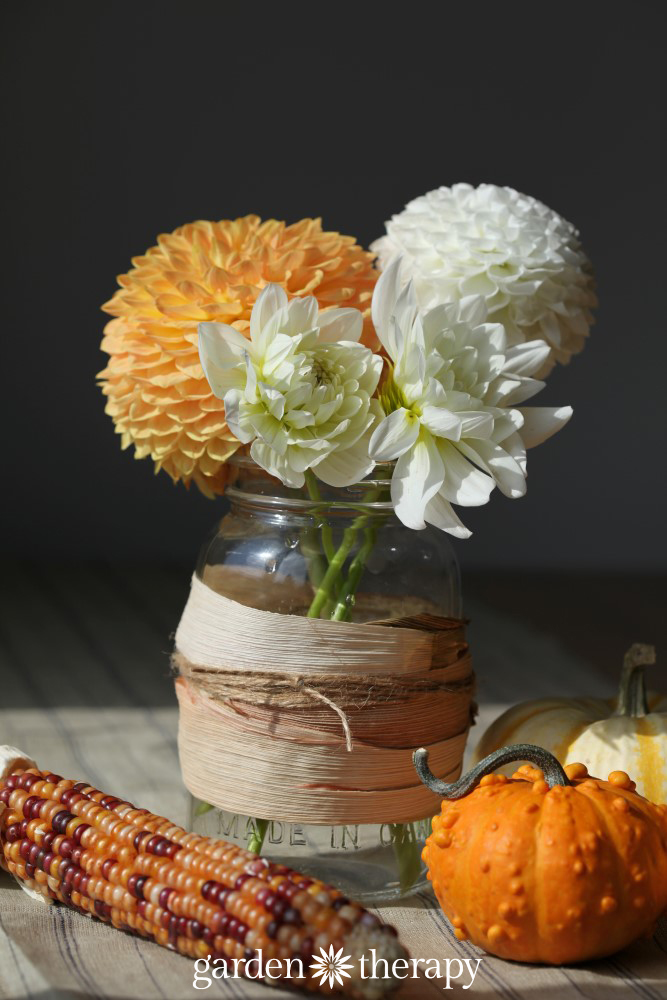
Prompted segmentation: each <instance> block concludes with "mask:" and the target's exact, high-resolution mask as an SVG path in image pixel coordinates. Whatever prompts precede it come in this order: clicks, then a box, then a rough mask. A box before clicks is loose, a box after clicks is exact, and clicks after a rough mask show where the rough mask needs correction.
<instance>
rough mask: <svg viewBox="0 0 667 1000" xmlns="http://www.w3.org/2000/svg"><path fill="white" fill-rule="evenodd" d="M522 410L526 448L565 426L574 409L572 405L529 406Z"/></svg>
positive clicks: (522, 432) (532, 446) (540, 442)
mask: <svg viewBox="0 0 667 1000" xmlns="http://www.w3.org/2000/svg"><path fill="white" fill-rule="evenodd" d="M520 412H521V413H522V415H523V427H522V428H521V431H520V434H521V437H522V439H523V441H524V443H525V445H526V448H534V447H535V445H538V444H542V442H543V441H546V440H547V438H550V437H551V435H552V434H555V433H556V431H559V430H560V429H561V427H564V426H565V424H566V423H567V422H568V420H569V419H570V417H571V416H572V412H573V411H572V407H571V406H527V407H524V408H521V409H520Z"/></svg>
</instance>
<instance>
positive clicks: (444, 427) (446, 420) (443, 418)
mask: <svg viewBox="0 0 667 1000" xmlns="http://www.w3.org/2000/svg"><path fill="white" fill-rule="evenodd" d="M421 422H422V424H423V425H424V427H427V428H428V429H429V430H430V432H431V434H433V435H434V436H435V437H438V438H450V439H451V440H452V441H458V440H459V438H460V437H461V431H462V423H461V417H460V415H459V414H458V413H452V411H451V410H448V409H446V408H445V407H443V406H429V405H426V406H424V407H423V409H422V416H421Z"/></svg>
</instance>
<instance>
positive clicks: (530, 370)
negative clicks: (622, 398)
mask: <svg viewBox="0 0 667 1000" xmlns="http://www.w3.org/2000/svg"><path fill="white" fill-rule="evenodd" d="M372 316H373V322H374V324H375V329H376V332H377V334H378V337H379V338H380V341H381V343H382V345H383V347H384V348H385V350H386V351H387V353H388V355H389V357H390V359H391V363H392V369H391V371H390V373H389V376H388V377H387V379H386V381H385V382H384V384H383V385H382V387H381V391H380V400H381V402H382V408H383V411H384V414H385V417H384V419H383V420H382V421H381V423H380V424H379V425H378V426H377V427H376V428H375V430H374V432H373V435H372V437H371V440H370V446H369V449H370V454H371V457H372V458H374V459H375V460H376V461H378V462H380V461H392V460H396V466H395V469H394V472H393V477H392V481H391V497H392V502H393V505H394V508H395V510H396V513H397V515H398V517H399V518H400V519H401V521H403V523H404V524H406V525H407V526H408V527H409V528H424V527H425V526H426V522H429V523H430V524H434V525H435V526H436V527H438V528H442V529H443V530H444V531H447V532H449V533H450V534H451V535H456V536H457V537H458V538H468V537H469V536H470V531H469V530H468V529H467V528H466V527H465V526H464V525H463V524H462V523H461V521H460V520H459V518H458V517H457V516H456V514H455V513H454V511H453V509H452V504H459V505H461V506H463V507H476V506H479V505H480V504H484V503H486V502H487V501H488V499H489V496H490V494H491V491H492V490H493V488H494V486H498V488H499V489H500V491H501V492H502V493H504V494H505V495H506V496H508V497H520V496H523V494H524V493H525V491H526V448H530V447H531V446H532V445H536V444H540V442H542V441H544V440H546V438H548V437H550V436H551V434H553V433H555V431H557V430H559V428H560V427H562V426H563V425H564V424H565V423H567V421H568V420H569V419H570V417H571V415H572V409H571V407H569V406H561V407H557V408H551V407H521V406H518V405H517V404H520V403H523V402H524V401H525V400H527V399H529V398H530V397H531V396H534V395H535V393H537V392H539V390H540V389H541V388H543V386H544V383H543V382H539V381H537V380H536V379H534V378H532V377H531V376H532V375H533V374H534V372H535V371H537V370H538V369H539V368H540V367H541V366H542V365H543V364H544V360H545V358H546V357H547V355H548V353H549V346H548V344H546V343H545V342H544V341H543V340H533V341H529V342H527V343H523V344H517V345H515V346H512V347H510V346H508V342H507V336H506V334H505V330H504V329H503V327H502V326H501V324H499V323H487V322H486V319H487V304H486V301H485V299H484V298H483V297H482V296H471V297H468V298H463V299H461V300H460V301H459V302H451V303H448V304H447V305H440V306H436V307H435V308H434V309H431V310H428V311H426V312H423V313H421V312H420V311H419V309H418V307H417V300H416V296H415V290H414V287H413V284H412V282H408V284H407V285H406V286H405V287H403V288H402V278H401V260H400V258H396V259H395V260H394V261H393V262H392V263H391V264H390V265H389V267H388V268H387V270H386V271H384V272H383V274H382V275H381V277H380V280H379V281H378V283H377V285H376V286H375V292H374V294H373V308H372Z"/></svg>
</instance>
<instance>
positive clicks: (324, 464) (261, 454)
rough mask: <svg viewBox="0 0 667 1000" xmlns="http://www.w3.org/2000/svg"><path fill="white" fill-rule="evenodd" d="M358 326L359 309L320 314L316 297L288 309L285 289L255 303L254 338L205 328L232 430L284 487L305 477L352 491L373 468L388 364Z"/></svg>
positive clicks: (205, 356) (209, 370)
mask: <svg viewBox="0 0 667 1000" xmlns="http://www.w3.org/2000/svg"><path fill="white" fill-rule="evenodd" d="M362 326H363V317H362V315H361V313H360V312H358V311H357V310H356V309H329V310H327V311H326V312H324V313H319V309H318V304H317V300H316V299H314V298H312V297H311V296H309V297H308V298H302V299H300V298H294V299H291V300H290V301H288V299H287V295H286V294H285V292H284V290H283V289H282V288H281V287H280V286H279V285H267V286H266V288H264V290H263V291H262V293H261V295H260V296H259V297H258V299H257V301H256V302H255V305H254V307H253V310H252V315H251V317H250V340H248V339H247V338H246V337H245V336H244V335H243V334H242V333H239V331H238V330H235V329H234V328H233V327H231V326H227V325H226V324H224V323H200V324H199V356H200V358H201V363H202V367H203V369H204V372H205V374H206V378H207V379H208V382H209V385H210V386H211V389H212V390H213V392H214V394H215V395H216V396H217V397H218V398H220V399H223V400H224V403H225V418H226V421H227V425H228V427H229V428H230V430H231V432H232V433H233V434H234V435H235V436H236V437H237V438H238V439H239V441H242V442H243V443H244V444H247V443H248V442H250V441H252V446H251V449H250V454H251V457H252V458H253V459H254V460H255V462H257V464H258V465H261V466H262V468H263V469H266V471H267V472H268V473H270V474H271V475H273V476H277V478H278V479H281V480H282V482H283V483H284V484H285V485H286V486H291V487H295V488H298V487H301V486H303V485H304V482H305V476H304V473H305V471H306V470H307V469H313V470H314V471H315V474H316V475H317V477H318V478H319V479H321V480H322V481H323V482H325V483H328V484H329V485H331V486H348V485H350V484H351V483H355V482H358V481H359V480H360V479H363V477H364V476H366V475H367V474H368V473H369V472H370V471H371V469H372V468H373V466H374V462H373V460H372V459H371V458H369V456H368V439H369V435H370V430H371V428H372V426H373V424H374V423H375V421H376V420H377V416H378V414H379V404H378V402H377V400H373V401H371V397H372V395H373V393H374V392H375V389H376V388H377V384H378V379H379V377H380V373H381V371H382V359H381V358H380V357H379V356H378V355H376V354H373V353H372V352H371V351H370V350H369V349H368V348H367V347H364V346H363V345H362V344H359V343H357V341H358V340H359V337H360V336H361V331H362Z"/></svg>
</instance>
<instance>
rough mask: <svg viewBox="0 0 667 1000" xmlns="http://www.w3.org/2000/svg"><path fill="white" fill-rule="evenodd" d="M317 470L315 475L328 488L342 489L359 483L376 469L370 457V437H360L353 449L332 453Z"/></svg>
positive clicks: (317, 466)
mask: <svg viewBox="0 0 667 1000" xmlns="http://www.w3.org/2000/svg"><path fill="white" fill-rule="evenodd" d="M314 468H315V475H316V476H317V478H318V479H321V480H322V482H323V483H326V484H327V485H328V486H334V487H342V486H351V485H352V484H353V483H359V482H361V480H362V479H364V478H365V477H366V476H367V475H368V474H369V473H370V472H372V471H373V469H374V468H375V462H374V461H373V459H372V458H370V457H369V455H368V437H367V436H365V435H364V436H363V437H360V438H359V440H358V441H357V442H356V443H355V444H354V445H352V447H351V448H345V449H343V450H340V451H339V450H336V451H332V452H331V454H329V455H327V456H326V458H324V459H323V460H322V461H321V462H318V463H317V465H316V466H315V467H314Z"/></svg>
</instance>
